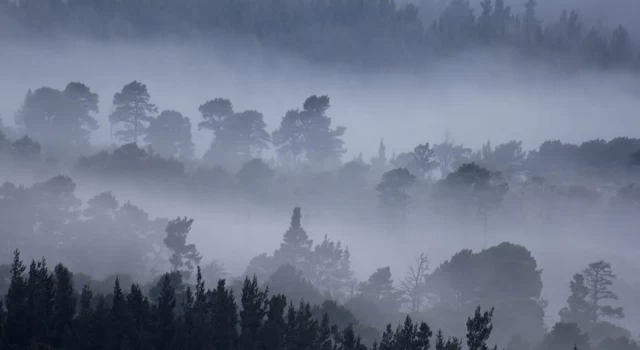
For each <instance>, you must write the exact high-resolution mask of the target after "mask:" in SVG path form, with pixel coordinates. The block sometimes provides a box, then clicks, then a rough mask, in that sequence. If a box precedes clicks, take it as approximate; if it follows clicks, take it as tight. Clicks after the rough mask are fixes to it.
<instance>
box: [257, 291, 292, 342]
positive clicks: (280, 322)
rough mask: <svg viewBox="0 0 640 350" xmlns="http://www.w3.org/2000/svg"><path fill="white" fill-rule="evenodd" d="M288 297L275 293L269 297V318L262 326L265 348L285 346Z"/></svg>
mask: <svg viewBox="0 0 640 350" xmlns="http://www.w3.org/2000/svg"><path fill="white" fill-rule="evenodd" d="M286 308H287V298H285V297H284V296H283V295H274V296H272V297H271V298H270V299H269V303H268V310H267V319H266V321H265V322H264V326H263V327H262V337H261V339H262V346H263V348H264V349H265V350H279V349H282V348H283V346H284V339H285V338H284V337H285V329H286V327H287V326H286V324H285V320H284V311H285V309H286Z"/></svg>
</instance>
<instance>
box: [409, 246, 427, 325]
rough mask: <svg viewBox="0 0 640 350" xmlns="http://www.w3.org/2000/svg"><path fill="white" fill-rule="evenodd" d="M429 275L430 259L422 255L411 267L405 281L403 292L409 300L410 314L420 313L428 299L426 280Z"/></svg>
mask: <svg viewBox="0 0 640 350" xmlns="http://www.w3.org/2000/svg"><path fill="white" fill-rule="evenodd" d="M428 274H429V258H428V257H427V255H426V254H424V253H421V254H420V256H418V257H417V258H416V260H415V264H414V265H411V266H409V270H408V271H407V273H406V276H405V278H404V281H403V282H402V291H403V292H404V295H405V297H406V298H407V299H409V303H410V305H409V312H410V313H415V312H420V311H421V309H422V305H423V302H424V301H425V300H424V299H425V297H426V292H427V291H426V280H427V276H428Z"/></svg>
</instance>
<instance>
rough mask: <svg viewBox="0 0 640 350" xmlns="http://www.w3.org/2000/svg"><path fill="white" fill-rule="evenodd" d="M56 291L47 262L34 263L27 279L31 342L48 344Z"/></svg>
mask: <svg viewBox="0 0 640 350" xmlns="http://www.w3.org/2000/svg"><path fill="white" fill-rule="evenodd" d="M54 298H55V290H54V282H53V276H52V275H51V274H49V270H48V268H47V263H46V260H45V259H44V258H43V259H42V260H40V261H39V262H37V263H36V262H35V261H32V262H31V265H30V266H29V277H28V279H27V303H28V320H29V321H28V322H29V327H30V335H31V339H30V341H31V342H34V343H43V344H45V343H47V342H48V341H49V335H50V334H51V331H52V328H53V327H52V316H53V306H54Z"/></svg>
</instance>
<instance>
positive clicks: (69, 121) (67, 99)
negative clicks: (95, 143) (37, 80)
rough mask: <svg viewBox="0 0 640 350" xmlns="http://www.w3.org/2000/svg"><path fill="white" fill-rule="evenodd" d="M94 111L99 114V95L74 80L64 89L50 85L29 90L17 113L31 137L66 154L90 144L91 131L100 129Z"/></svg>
mask: <svg viewBox="0 0 640 350" xmlns="http://www.w3.org/2000/svg"><path fill="white" fill-rule="evenodd" d="M92 113H98V95H97V94H95V93H92V92H91V90H90V89H89V87H87V86H86V85H84V84H82V83H75V82H74V83H69V84H68V85H67V86H66V88H65V89H64V91H60V90H57V89H53V88H50V87H43V88H39V89H37V90H35V91H33V92H31V91H29V92H28V93H27V96H26V98H25V101H24V103H23V105H22V107H21V109H20V110H19V111H18V113H17V114H16V123H17V124H18V125H20V126H22V127H24V129H25V132H26V133H27V134H29V135H31V137H33V138H35V139H36V140H38V141H40V142H41V143H45V144H47V145H48V147H49V148H51V149H53V150H55V151H56V152H57V153H59V154H66V153H68V152H77V151H78V150H81V149H86V148H87V147H88V146H89V145H90V137H91V133H92V132H93V131H95V130H97V129H98V122H97V121H96V119H95V118H94V117H93V116H92V115H91V114H92ZM54 140H55V142H54Z"/></svg>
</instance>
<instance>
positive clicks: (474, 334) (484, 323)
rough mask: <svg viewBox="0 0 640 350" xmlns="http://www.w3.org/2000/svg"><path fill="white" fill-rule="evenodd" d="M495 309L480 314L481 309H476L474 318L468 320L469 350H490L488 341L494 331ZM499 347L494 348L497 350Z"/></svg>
mask: <svg viewBox="0 0 640 350" xmlns="http://www.w3.org/2000/svg"><path fill="white" fill-rule="evenodd" d="M492 318H493V309H491V310H489V311H485V312H484V313H481V312H480V307H479V306H478V307H477V308H476V311H475V314H474V316H473V318H469V319H468V320H467V346H468V347H469V350H489V346H488V345H487V341H488V340H489V336H491V332H492V331H493V324H492V323H491V319H492ZM497 348H498V347H497V346H496V347H494V350H496V349H497Z"/></svg>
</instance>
